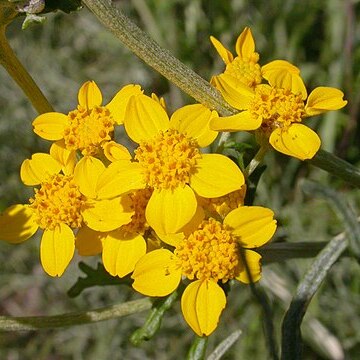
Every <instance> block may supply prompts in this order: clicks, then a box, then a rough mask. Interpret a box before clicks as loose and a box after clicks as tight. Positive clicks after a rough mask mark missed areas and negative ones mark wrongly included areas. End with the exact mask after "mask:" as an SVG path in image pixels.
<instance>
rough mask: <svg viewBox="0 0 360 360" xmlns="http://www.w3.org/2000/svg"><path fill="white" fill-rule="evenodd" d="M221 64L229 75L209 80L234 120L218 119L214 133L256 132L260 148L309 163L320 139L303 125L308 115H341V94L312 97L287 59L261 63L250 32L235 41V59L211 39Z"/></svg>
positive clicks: (331, 91)
mask: <svg viewBox="0 0 360 360" xmlns="http://www.w3.org/2000/svg"><path fill="white" fill-rule="evenodd" d="M211 41H212V43H213V45H214V46H215V48H216V50H217V52H218V53H219V55H220V56H221V58H222V59H223V61H224V63H225V65H226V69H225V71H224V72H223V73H222V74H220V75H217V76H214V77H213V78H212V79H211V82H212V84H213V85H214V86H215V87H216V88H217V89H218V90H219V91H220V92H221V94H222V96H223V97H224V99H225V100H226V101H227V102H228V103H229V104H230V105H231V106H233V107H234V108H235V109H238V110H240V112H239V113H238V114H236V115H233V116H229V117H225V118H218V119H214V120H213V121H212V122H211V125H210V126H211V128H212V129H214V130H217V131H239V130H255V133H256V137H257V140H258V142H259V143H260V145H262V146H265V144H267V143H270V144H271V146H272V147H273V148H274V149H275V150H277V151H279V152H281V153H283V154H286V155H289V156H293V157H296V158H298V159H300V160H306V159H311V158H313V157H314V155H315V154H316V153H317V151H318V150H319V148H320V145H321V141H320V138H319V137H318V135H317V134H316V133H315V132H314V131H313V130H311V129H310V128H309V127H307V126H305V125H303V124H302V121H303V120H304V119H306V118H308V117H310V116H315V115H319V114H322V113H325V112H327V111H330V110H338V109H341V108H342V107H344V106H345V105H346V104H347V101H346V100H343V96H344V94H343V93H342V91H340V90H338V89H335V88H332V87H324V86H321V87H317V88H315V89H314V90H313V91H312V92H311V93H310V94H309V95H308V94H307V91H306V87H305V85H304V82H303V80H302V78H301V76H300V70H299V69H298V68H297V67H296V66H294V65H293V64H291V63H289V62H287V61H285V60H275V61H272V62H270V63H268V64H266V65H264V66H260V65H259V64H258V61H259V54H258V53H257V52H255V42H254V39H253V36H252V34H251V31H250V29H249V28H245V29H244V31H243V32H242V33H241V34H240V36H239V37H238V39H237V42H236V47H235V49H236V54H237V56H236V57H234V56H233V55H232V53H231V52H230V51H229V50H227V49H226V48H225V47H224V46H223V45H222V44H221V43H220V42H219V41H218V40H216V39H215V38H214V37H211Z"/></svg>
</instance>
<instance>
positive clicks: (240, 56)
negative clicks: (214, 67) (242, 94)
mask: <svg viewBox="0 0 360 360" xmlns="http://www.w3.org/2000/svg"><path fill="white" fill-rule="evenodd" d="M210 40H211V42H212V44H213V45H214V47H215V49H216V51H217V52H218V53H219V55H220V57H221V58H222V60H223V61H224V63H225V65H226V68H225V70H224V73H225V74H227V75H229V76H232V77H234V78H235V79H236V80H237V81H239V82H240V83H242V84H244V85H245V86H248V87H251V88H254V87H255V86H256V85H258V84H260V83H261V81H262V77H261V68H260V65H259V64H258V61H259V54H258V53H257V52H255V42H254V38H253V36H252V33H251V30H250V28H248V27H246V28H245V29H244V30H243V32H242V33H241V34H240V35H239V37H238V38H237V41H236V46H235V50H236V54H237V56H235V57H234V56H233V54H232V53H231V52H230V51H229V50H228V49H226V48H225V46H224V45H223V44H222V43H221V42H220V41H219V40H217V39H216V38H215V37H213V36H210ZM211 83H212V84H213V85H215V86H216V83H217V76H214V77H213V78H212V79H211Z"/></svg>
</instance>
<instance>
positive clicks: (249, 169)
mask: <svg viewBox="0 0 360 360" xmlns="http://www.w3.org/2000/svg"><path fill="white" fill-rule="evenodd" d="M267 150H268V148H267V147H266V146H261V147H260V149H259V150H258V152H257V153H256V155H255V156H254V158H253V159H252V160H251V161H250V163H249V165H248V166H247V167H246V169H245V175H246V177H249V176H250V175H251V174H252V173H253V171H254V170H255V169H256V168H257V167H258V165H259V164H260V163H261V162H262V161H263V160H264V156H265V154H266V152H267Z"/></svg>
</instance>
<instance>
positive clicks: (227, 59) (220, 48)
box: [210, 36, 234, 64]
mask: <svg viewBox="0 0 360 360" xmlns="http://www.w3.org/2000/svg"><path fill="white" fill-rule="evenodd" d="M210 41H211V42H212V44H213V45H214V47H215V49H216V51H217V52H218V54H219V55H220V57H221V58H222V60H223V61H224V63H225V64H229V63H231V62H232V61H233V60H234V57H233V55H232V53H231V52H230V51H229V50H228V49H226V47H225V46H224V45H223V44H222V43H221V42H220V41H219V40H217V39H216V38H214V37H213V36H210Z"/></svg>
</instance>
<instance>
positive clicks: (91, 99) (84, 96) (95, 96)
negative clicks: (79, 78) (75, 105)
mask: <svg viewBox="0 0 360 360" xmlns="http://www.w3.org/2000/svg"><path fill="white" fill-rule="evenodd" d="M78 101H79V105H80V106H83V107H84V108H86V109H88V110H90V109H92V108H93V107H95V106H101V103H102V95H101V91H100V89H99V87H98V86H97V85H96V83H95V81H87V82H86V83H84V84H83V85H82V86H81V88H80V89H79V93H78Z"/></svg>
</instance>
